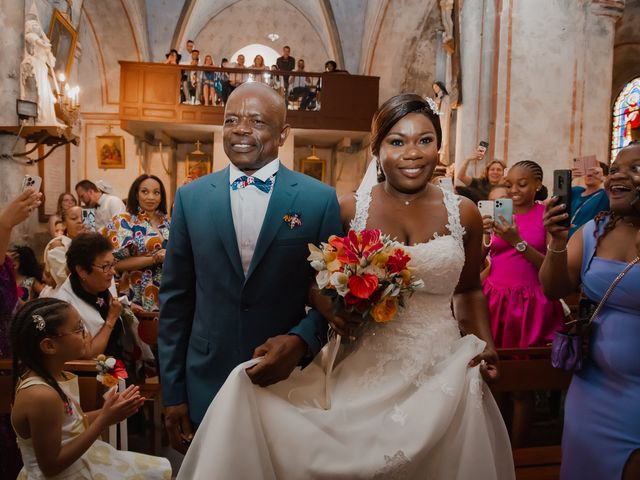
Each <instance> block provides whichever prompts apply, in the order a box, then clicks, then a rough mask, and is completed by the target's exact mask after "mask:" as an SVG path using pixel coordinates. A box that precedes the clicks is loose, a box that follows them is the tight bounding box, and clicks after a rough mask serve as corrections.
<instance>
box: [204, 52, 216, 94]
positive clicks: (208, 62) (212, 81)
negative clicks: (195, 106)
mask: <svg viewBox="0 0 640 480" xmlns="http://www.w3.org/2000/svg"><path fill="white" fill-rule="evenodd" d="M203 66H204V67H215V66H216V65H215V64H214V63H213V57H212V56H211V55H209V54H207V55H205V56H204V63H203ZM201 73H202V96H203V100H204V104H205V105H215V103H216V98H215V97H216V89H215V85H216V81H219V74H218V72H214V71H213V70H204V71H202V72H201Z"/></svg>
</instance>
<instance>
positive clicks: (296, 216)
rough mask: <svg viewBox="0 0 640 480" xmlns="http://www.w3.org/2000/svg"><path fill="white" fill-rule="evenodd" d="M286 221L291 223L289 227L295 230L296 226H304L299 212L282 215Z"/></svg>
mask: <svg viewBox="0 0 640 480" xmlns="http://www.w3.org/2000/svg"><path fill="white" fill-rule="evenodd" d="M282 220H283V221H284V223H286V224H287V225H289V229H291V230H293V229H294V228H296V227H300V226H302V217H301V215H300V213H298V212H289V213H287V214H286V215H285V216H284V217H282Z"/></svg>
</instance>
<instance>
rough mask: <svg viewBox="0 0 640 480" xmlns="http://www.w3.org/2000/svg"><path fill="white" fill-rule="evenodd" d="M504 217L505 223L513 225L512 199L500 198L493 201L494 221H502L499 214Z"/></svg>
mask: <svg viewBox="0 0 640 480" xmlns="http://www.w3.org/2000/svg"><path fill="white" fill-rule="evenodd" d="M501 215H502V216H503V217H504V220H505V221H506V222H507V225H509V226H511V225H513V201H512V200H511V199H510V198H500V199H498V200H496V201H495V204H494V207H493V216H494V218H495V221H496V222H498V223H502V220H501V219H500V216H501Z"/></svg>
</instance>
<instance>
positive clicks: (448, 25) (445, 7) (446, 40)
mask: <svg viewBox="0 0 640 480" xmlns="http://www.w3.org/2000/svg"><path fill="white" fill-rule="evenodd" d="M452 14H453V0H440V16H441V19H442V26H443V27H444V32H443V33H442V44H443V46H444V48H445V50H446V51H447V52H449V54H451V53H453V51H454V50H455V40H454V37H453V17H452Z"/></svg>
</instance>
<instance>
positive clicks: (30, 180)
mask: <svg viewBox="0 0 640 480" xmlns="http://www.w3.org/2000/svg"><path fill="white" fill-rule="evenodd" d="M41 186H42V177H39V176H38V175H25V176H24V178H23V179H22V188H21V189H20V191H21V192H24V191H25V190H26V189H27V188H29V187H31V188H33V190H34V191H35V192H36V193H37V192H39V191H40V187H41Z"/></svg>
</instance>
